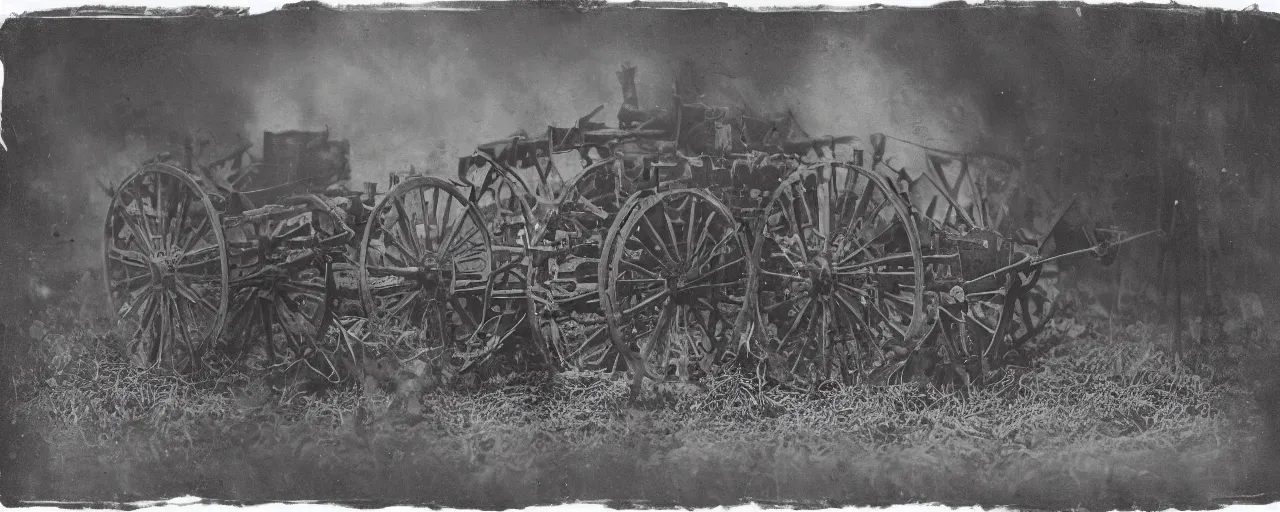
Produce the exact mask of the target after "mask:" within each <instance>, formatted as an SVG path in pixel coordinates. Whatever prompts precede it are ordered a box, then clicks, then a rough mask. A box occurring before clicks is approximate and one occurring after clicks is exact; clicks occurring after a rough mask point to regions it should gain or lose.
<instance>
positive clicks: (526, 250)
mask: <svg viewBox="0 0 1280 512" xmlns="http://www.w3.org/2000/svg"><path fill="white" fill-rule="evenodd" d="M460 177H461V178H463V179H464V181H466V182H467V183H468V184H469V185H470V186H471V191H470V192H471V194H470V197H469V200H470V201H471V203H472V204H474V205H475V206H476V208H477V209H479V211H480V214H481V217H483V218H484V221H485V225H486V226H488V231H489V234H490V236H491V237H492V240H493V256H494V267H495V268H494V271H493V272H494V275H493V277H492V283H493V284H492V287H493V294H492V298H493V301H494V304H495V307H497V308H500V309H501V310H502V311H504V312H506V313H507V315H506V316H505V317H504V319H503V323H507V324H510V326H511V327H516V326H519V325H526V326H528V327H530V328H531V330H536V322H534V321H532V320H531V319H529V317H530V314H529V312H530V311H534V301H533V297H532V295H530V293H529V289H530V287H531V286H532V285H531V280H530V274H531V270H532V266H533V264H532V261H531V259H530V251H531V247H532V245H533V240H534V239H536V237H537V236H538V233H539V232H540V228H542V225H541V224H540V223H539V222H538V219H537V217H536V216H535V215H534V212H533V208H532V206H531V203H535V204H536V202H537V201H538V198H537V197H536V196H535V195H534V193H533V191H532V189H531V188H530V187H529V184H528V183H526V182H525V180H524V178H523V177H521V176H520V175H519V174H518V173H516V172H515V171H514V170H513V169H511V168H509V167H507V166H505V165H503V164H501V163H499V162H498V161H497V160H495V159H494V158H492V157H490V156H489V155H487V154H485V153H480V152H478V153H476V154H475V155H473V156H472V157H471V162H470V165H469V166H468V168H467V169H466V172H465V173H464V174H463V175H461V176H460ZM533 338H534V340H533V341H534V347H535V348H536V349H537V350H538V352H539V354H540V355H541V356H542V358H543V359H544V361H546V362H547V363H548V364H551V363H552V356H551V353H550V351H549V350H548V347H547V345H546V344H545V343H542V342H541V340H540V339H539V338H538V336H537V335H536V333H535V334H534V336H533Z"/></svg>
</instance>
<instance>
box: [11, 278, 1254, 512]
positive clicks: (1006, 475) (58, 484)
mask: <svg viewBox="0 0 1280 512" xmlns="http://www.w3.org/2000/svg"><path fill="white" fill-rule="evenodd" d="M81 281H83V280H81ZM89 281H92V279H90V280H89ZM75 286H84V287H91V286H92V284H89V283H87V282H80V283H77V284H74V285H73V289H74V287H75ZM86 289H87V288H86ZM1090 289H1091V287H1090V285H1080V286H1078V287H1077V289H1076V290H1071V291H1069V292H1068V293H1066V294H1064V297H1063V300H1064V303H1065V304H1067V307H1066V308H1065V310H1064V311H1065V312H1066V313H1064V317H1063V318H1062V319H1061V321H1060V322H1057V323H1055V324H1054V326H1052V327H1051V328H1050V329H1049V330H1048V332H1046V334H1044V337H1043V338H1042V340H1041V341H1042V343H1044V344H1045V346H1047V347H1053V348H1052V350H1049V351H1047V353H1046V354H1045V355H1044V356H1043V357H1042V358H1040V359H1039V360H1038V361H1037V362H1036V364H1035V365H1034V366H1033V367H1031V368H1021V369H1010V371H1009V373H1008V377H1007V378H1006V379H1005V380H1004V381H1002V382H1000V383H998V384H996V385H994V386H991V387H989V388H986V389H981V390H974V391H971V392H968V393H960V392H943V391H938V390H935V389H930V388H922V387H919V386H915V385H901V386H894V387H887V388H878V389H867V388H854V389H841V390H829V391H824V392H822V393H820V394H818V395H816V396H808V395H805V394H801V393H796V392H791V391H787V390H783V389H777V388H770V387H766V386H761V385H760V383H759V382H757V381H755V380H753V379H751V378H750V377H749V376H748V375H745V374H737V373H733V374H727V375H722V376H720V377H717V378H716V379H714V380H713V381H711V382H710V383H708V386H707V388H706V389H696V388H693V389H684V388H665V387H664V388H657V389H649V390H647V391H646V392H645V394H644V397H643V399H642V402H641V403H640V404H637V405H629V404H628V403H627V401H626V391H627V389H626V383H625V382H624V381H623V379H621V378H615V377H614V376H611V375H607V374H591V373H567V374H558V375H551V374H547V373H543V372H539V371H536V370H530V371H523V372H520V373H516V374H511V375H493V376H487V377H485V378H484V379H481V380H477V381H474V382H472V384H471V385H469V386H462V387H460V388H457V389H436V390H431V391H429V392H426V393H418V392H414V391H413V390H409V391H406V390H404V389H399V390H393V391H391V392H388V391H386V390H382V389H376V388H373V387H369V389H368V390H367V391H361V390H360V387H358V386H345V387H336V388H329V389H324V390H322V391H315V390H312V389H305V388H303V387H300V385H299V384H297V383H289V382H273V381H264V380H262V379H259V378H256V377H253V376H250V375H244V374H240V373H235V372H230V373H225V374H220V375H214V376H208V377H203V378H201V379H200V380H198V381H189V380H186V379H183V378H181V377H178V376H174V375H166V374H162V373H157V372H140V371H138V370H134V369H131V368H129V367H128V365H127V364H126V363H125V362H124V359H123V356H122V355H121V351H120V349H119V342H118V340H116V339H114V338H112V337H111V336H106V335H103V334H101V333H102V331H101V330H100V328H99V327H97V322H95V321H94V319H95V318H98V317H100V315H99V314H97V313H95V312H94V311H93V304H92V300H87V299H83V298H82V299H77V298H76V297H91V296H92V295H91V294H89V293H88V292H85V293H83V294H77V293H69V294H66V297H65V298H63V299H61V300H55V301H54V302H51V303H50V304H49V305H47V307H46V308H45V309H43V310H42V311H44V312H43V313H39V314H38V316H39V319H40V321H41V323H40V324H32V325H29V326H26V327H22V328H20V329H18V328H14V327H13V326H12V324H11V325H10V328H9V329H7V330H6V333H5V336H6V340H5V341H6V344H5V346H6V347H8V348H7V356H6V360H7V361H9V363H7V364H8V365H9V366H10V367H14V369H13V370H11V372H10V373H9V378H8V379H7V380H8V381H9V382H7V383H6V386H5V387H6V390H5V398H6V399H7V400H8V403H9V404H10V405H9V406H7V407H5V411H4V413H5V414H6V415H7V416H8V417H7V418H4V419H5V421H4V423H7V424H9V425H8V426H7V427H8V428H9V430H10V431H12V434H11V435H9V436H8V441H9V442H8V443H7V444H8V446H6V447H5V450H6V451H7V453H5V454H4V456H5V457H7V458H8V465H6V466H4V469H3V470H2V471H0V473H3V474H0V485H2V486H0V492H2V493H3V496H4V497H5V498H7V499H10V500H13V499H34V500H40V499H56V500H73V501H80V500H84V501H131V500H137V499H158V498H167V497H174V496H180V495H197V496H201V497H207V498H215V499H225V500H243V501H262V500H281V499H317V500H344V501H347V500H354V501H375V502H379V503H386V502H413V503H420V504H425V503H433V504H439V505H447V506H455V507H468V508H471V507H479V508H512V507H522V506H528V505H534V504H552V503H560V502H565V501H576V500H618V501H626V502H633V503H634V502H645V503H649V504H654V505H664V504H665V505H675V504H681V505H705V506H709V505H717V504H733V503H740V502H744V501H748V500H750V501H756V502H771V503H776V502H787V503H797V502H802V503H810V504H813V503H822V504H828V505H839V504H889V503H901V502H942V503H948V504H953V505H968V504H974V503H982V504H986V505H1017V506H1022V507H1030V508H1051V509H1062V508H1068V507H1083V508H1087V509H1091V510H1100V509H1115V508H1142V509H1154V508H1166V507H1177V508H1181V509H1186V508H1188V507H1202V506H1209V505H1212V504H1216V503H1223V502H1224V501H1230V500H1231V499H1234V498H1233V497H1238V496H1240V495H1242V494H1248V493H1255V492H1259V489H1262V488H1264V487H1265V484H1266V483H1267V482H1266V481H1264V480H1263V479H1265V477H1266V476H1267V473H1266V470H1267V468H1266V467H1264V466H1265V465H1263V464H1259V462H1261V461H1263V459H1267V458H1268V457H1269V455H1267V454H1269V453H1271V452H1264V451H1263V450H1270V448H1268V446H1270V445H1268V444H1267V441H1268V437H1267V434H1268V431H1267V430H1266V428H1267V425H1266V421H1265V419H1266V414H1265V413H1266V412H1267V409H1266V407H1259V405H1260V404H1262V405H1265V402H1259V401H1258V400H1255V396H1256V394H1257V393H1258V392H1259V390H1260V389H1261V388H1260V387H1259V384H1260V383H1262V382H1264V381H1267V379H1265V378H1263V377H1264V376H1265V369H1263V367H1264V366H1265V365H1259V364H1257V361H1260V360H1264V359H1265V358H1263V357H1262V355H1264V354H1270V353H1272V352H1270V351H1271V350H1272V349H1271V348H1270V347H1271V346H1272V345H1273V343H1272V341H1271V340H1270V338H1269V336H1270V333H1272V332H1275V331H1274V330H1273V329H1271V328H1270V325H1271V324H1270V323H1267V322H1268V321H1265V320H1263V319H1258V318H1253V317H1250V316H1249V315H1248V314H1247V311H1246V312H1245V313H1237V314H1235V317H1233V318H1232V321H1233V322H1235V323H1233V324H1230V325H1229V327H1230V329H1229V330H1230V332H1231V334H1232V337H1231V338H1230V341H1224V342H1218V343H1217V344H1215V345H1213V346H1212V347H1200V348H1197V349H1196V350H1194V351H1192V353H1190V354H1189V355H1187V356H1185V357H1182V358H1179V359H1178V360H1175V358H1174V357H1173V355H1172V354H1171V352H1170V350H1169V346H1168V345H1169V340H1170V338H1171V333H1170V332H1169V331H1168V329H1167V327H1161V326H1159V325H1158V324H1156V323H1148V322H1144V321H1143V320H1144V318H1143V317H1144V316H1150V315H1145V314H1138V313H1140V312H1144V311H1147V309H1145V308H1146V307H1147V306H1144V305H1143V304H1142V302H1141V300H1138V298H1136V297H1135V298H1133V299H1130V298H1126V302H1127V303H1129V306H1126V307H1125V309H1122V310H1120V312H1119V314H1118V315H1117V316H1115V317H1113V316H1112V312H1111V311H1108V310H1107V309H1106V308H1105V307H1102V306H1100V304H1111V303H1113V302H1114V301H1113V299H1111V298H1109V297H1107V296H1105V294H1103V293H1100V292H1099V293H1092V292H1089V291H1088V290H1090ZM1092 289H1105V286H1102V285H1094V286H1093V288H1092ZM1079 290H1083V291H1079ZM1146 320H1148V321H1150V319H1146ZM33 326H34V327H36V329H33V328H32V327H33ZM1246 355H1249V356H1250V357H1245V356H1246ZM1251 361H1252V362H1251ZM15 365H16V367H15Z"/></svg>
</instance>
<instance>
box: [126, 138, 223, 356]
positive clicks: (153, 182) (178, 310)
mask: <svg viewBox="0 0 1280 512" xmlns="http://www.w3.org/2000/svg"><path fill="white" fill-rule="evenodd" d="M104 235H105V236H104V238H103V258H104V270H105V271H104V272H103V276H104V281H105V284H106V287H107V297H108V300H109V301H110V305H111V308H112V310H113V311H114V313H115V315H116V317H117V321H118V326H119V327H121V328H123V329H125V330H126V333H127V335H128V336H130V338H129V352H130V354H131V355H132V356H133V357H134V358H135V360H136V361H138V362H140V363H142V364H144V365H154V364H157V363H161V362H167V363H168V364H172V365H175V366H190V365H193V364H194V363H195V362H196V361H197V360H198V359H199V357H200V355H201V353H202V352H203V351H204V350H205V349H206V348H207V347H208V346H209V344H210V343H212V341H213V340H215V339H216V338H217V336H218V335H219V333H221V331H222V329H223V326H224V323H225V321H226V316H227V302H228V295H229V286H228V283H229V272H230V269H229V266H228V258H227V247H226V241H225V239H224V238H223V232H222V225H221V220H220V219H219V215H218V211H217V210H216V209H215V207H214V201H213V198H212V197H211V196H210V195H209V194H208V193H206V192H205V190H204V189H203V188H202V187H201V186H200V183H199V182H198V181H197V179H196V178H194V177H192V176H191V175H189V174H188V173H187V172H186V171H183V170H182V169H180V168H178V167H176V166H174V165H171V164H167V163H154V164H148V165H146V166H144V167H142V168H141V169H140V170H139V171H138V172H136V173H134V174H133V175H131V176H129V177H128V178H127V179H125V181H124V182H123V183H121V184H120V187H119V188H117V189H116V191H115V193H114V194H113V195H112V199H111V205H110V207H109V209H108V210H107V218H106V227H105V233H104ZM184 356H185V357H184Z"/></svg>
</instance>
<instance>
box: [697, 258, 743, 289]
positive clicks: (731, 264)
mask: <svg viewBox="0 0 1280 512" xmlns="http://www.w3.org/2000/svg"><path fill="white" fill-rule="evenodd" d="M746 261H747V258H746V256H739V257H737V258H736V259H734V260H733V261H730V262H728V263H725V264H723V265H720V266H718V267H716V268H714V269H711V270H708V271H707V272H706V273H704V274H702V275H699V276H698V277H695V278H693V279H690V280H688V281H687V282H686V284H687V285H692V284H696V283H699V282H701V281H702V280H704V279H706V278H708V277H711V276H713V275H715V274H716V273H717V272H720V271H723V270H724V269H727V268H729V267H730V266H733V265H737V264H739V263H744V262H746Z"/></svg>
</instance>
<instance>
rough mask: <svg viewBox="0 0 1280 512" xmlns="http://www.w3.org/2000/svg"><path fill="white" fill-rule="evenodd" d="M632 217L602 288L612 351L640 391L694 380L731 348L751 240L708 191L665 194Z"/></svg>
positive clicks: (619, 223) (619, 232)
mask: <svg viewBox="0 0 1280 512" xmlns="http://www.w3.org/2000/svg"><path fill="white" fill-rule="evenodd" d="M626 211H627V213H625V215H623V216H620V217H619V218H618V220H616V221H615V222H614V227H613V228H611V229H610V236H609V237H608V238H607V239H606V240H609V242H606V243H607V246H608V250H607V252H606V254H607V257H608V260H607V261H608V265H606V267H605V268H604V269H603V271H602V272H600V282H599V288H600V302H601V306H602V308H603V310H604V313H605V319H606V322H607V325H608V327H609V337H610V340H611V342H612V343H613V345H614V350H616V351H617V352H618V353H621V354H626V356H625V357H626V361H627V364H628V366H629V368H630V371H631V372H632V376H633V378H634V379H635V380H634V382H635V383H636V384H637V385H638V384H639V382H640V380H641V379H642V378H643V377H645V376H648V377H649V378H651V379H654V380H660V381H661V380H668V379H670V378H673V377H674V378H676V379H678V380H680V381H690V380H695V379H696V377H697V376H698V374H699V373H706V372H709V371H710V370H711V368H712V365H714V364H716V363H718V361H717V358H718V357H719V356H720V355H722V354H723V353H724V352H725V351H726V349H727V348H728V347H729V345H730V344H731V343H732V342H733V333H734V327H735V326H734V321H735V319H736V318H737V316H738V315H737V314H738V312H739V311H740V310H741V308H742V306H743V303H744V299H745V294H746V287H747V282H748V279H749V274H750V271H749V263H748V261H747V256H748V255H747V252H746V245H747V244H746V236H745V233H744V232H743V230H742V229H740V227H739V223H738V222H737V220H736V219H734V217H733V214H732V212H731V211H730V210H729V209H728V208H727V207H726V206H725V205H724V204H723V203H721V202H720V201H719V200H717V199H715V198H714V197H712V196H711V195H710V194H708V193H707V192H705V191H703V190H697V189H681V190H671V191H667V192H660V193H657V194H654V195H651V196H648V197H644V198H643V199H639V200H637V201H634V202H633V203H632V204H631V208H629V209H628V210H626ZM636 389H637V388H633V393H634V391H635V390H636Z"/></svg>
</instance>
